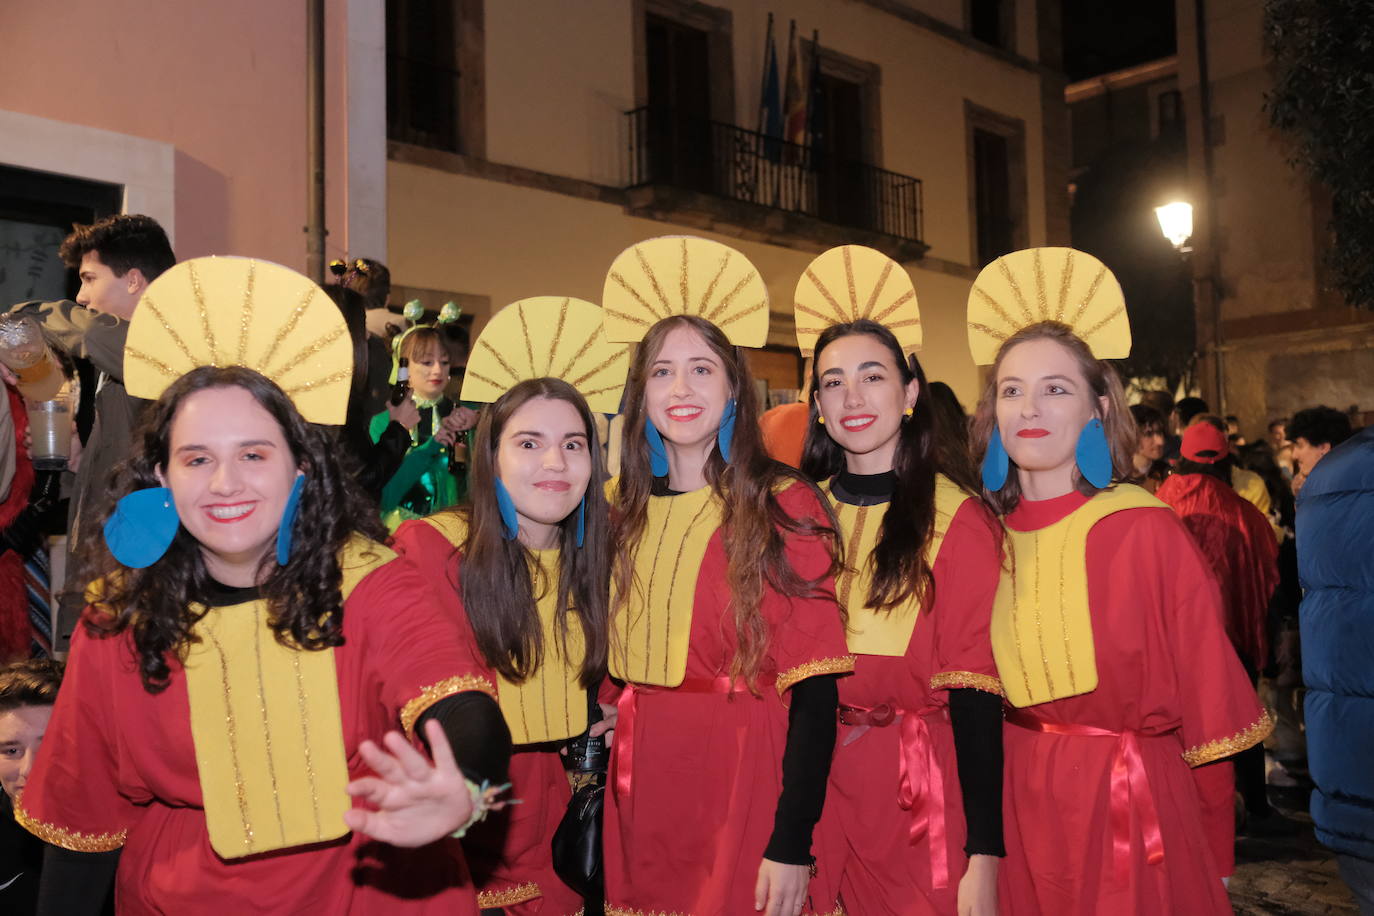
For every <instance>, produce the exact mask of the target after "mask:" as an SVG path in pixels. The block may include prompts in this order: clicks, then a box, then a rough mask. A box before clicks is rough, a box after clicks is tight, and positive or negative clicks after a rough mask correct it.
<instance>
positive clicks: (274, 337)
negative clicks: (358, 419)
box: [124, 258, 353, 424]
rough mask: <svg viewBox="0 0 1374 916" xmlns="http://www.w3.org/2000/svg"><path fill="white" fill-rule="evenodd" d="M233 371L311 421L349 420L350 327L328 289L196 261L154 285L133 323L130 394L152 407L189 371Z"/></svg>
mask: <svg viewBox="0 0 1374 916" xmlns="http://www.w3.org/2000/svg"><path fill="white" fill-rule="evenodd" d="M221 344H223V346H224V349H222V350H221V349H220V345H221ZM228 365H238V366H244V367H246V368H248V369H253V370H255V371H257V372H260V373H261V374H263V375H265V376H267V378H269V379H271V380H272V381H273V382H275V383H276V384H277V385H279V386H280V387H281V388H282V389H283V390H284V391H285V392H286V394H287V395H288V396H289V397H291V398H292V400H293V401H294V402H295V404H296V407H297V409H298V410H300V412H301V415H302V416H304V417H305V419H306V420H308V421H310V422H312V423H330V424H340V423H342V422H343V420H344V415H345V413H346V412H347V409H348V392H349V388H350V387H351V385H350V383H351V381H352V375H353V344H352V341H351V339H350V338H349V335H348V327H347V325H346V324H345V323H344V320H343V315H342V314H340V313H339V310H338V308H337V307H336V306H335V305H334V303H333V302H331V301H330V299H329V297H328V296H327V295H326V294H325V292H324V290H322V289H320V288H319V287H318V286H316V285H315V284H314V283H312V282H311V281H310V280H308V279H306V278H305V277H303V276H301V275H300V274H298V273H296V272H295V271H293V270H289V269H287V268H285V267H282V266H280V265H278V264H272V263H269V262H266V261H252V260H249V259H247V258H195V259H193V260H190V261H184V262H182V263H181V264H177V265H175V266H173V267H172V268H170V269H169V270H167V271H165V272H164V273H163V274H162V275H161V276H159V277H158V278H157V279H156V280H154V281H153V282H152V283H151V284H149V286H148V289H147V291H146V292H145V293H144V294H143V298H142V299H141V300H140V301H139V305H138V307H137V308H136V309H135V311H134V316H133V319H132V321H130V323H129V334H128V338H127V343H126V345H125V358H124V382H125V387H126V388H127V389H128V391H129V393H130V394H131V395H134V396H135V397H140V398H147V399H149V400H155V399H157V398H158V397H160V396H161V395H162V392H163V391H165V390H166V388H167V386H168V385H170V384H171V383H172V382H173V381H174V380H176V379H177V378H180V377H181V376H182V375H185V374H186V373H187V372H190V371H191V370H192V369H196V368H199V367H201V366H228Z"/></svg>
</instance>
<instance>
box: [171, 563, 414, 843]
mask: <svg viewBox="0 0 1374 916" xmlns="http://www.w3.org/2000/svg"><path fill="white" fill-rule="evenodd" d="M395 556H396V555H395V554H394V553H392V552H391V551H390V550H388V549H387V548H385V547H383V546H381V545H380V544H376V543H373V542H372V541H369V540H366V539H365V538H361V537H356V536H355V537H354V539H353V540H352V541H350V542H349V543H348V545H347V546H346V547H344V549H343V551H342V553H341V556H340V563H341V566H342V567H343V582H342V586H341V591H342V593H343V597H344V599H345V600H346V599H347V598H348V596H349V594H350V593H352V591H353V589H354V588H355V587H357V585H358V583H359V582H361V581H362V579H363V577H364V576H366V575H367V574H368V573H370V572H372V571H373V570H375V569H377V568H378V567H380V566H383V565H385V564H386V563H388V562H390V561H391V560H392V559H394V558H395ZM193 610H194V611H195V612H197V613H199V612H200V611H203V610H205V609H204V608H202V607H200V606H196V607H194V609H193ZM267 621H268V612H267V602H266V601H261V600H259V601H250V602H246V603H244V604H237V605H234V606H232V607H219V608H210V609H209V610H208V612H206V614H205V616H204V617H202V618H201V619H200V620H199V621H198V622H197V623H196V625H195V626H194V627H193V628H192V632H193V634H194V635H195V636H197V637H199V639H200V641H199V642H198V643H193V644H192V645H191V647H190V650H189V651H188V653H187V657H186V666H185V667H186V692H187V694H188V697H189V700H190V707H191V737H192V740H193V741H194V743H195V750H196V766H197V768H198V769H199V774H200V791H201V796H202V800H203V803H204V805H205V825H206V829H207V830H208V831H209V833H210V845H211V846H212V847H213V848H214V850H215V852H217V853H219V855H221V856H223V857H224V858H226V859H235V858H240V857H242V856H248V855H256V854H258V853H263V852H270V851H271V850H274V849H286V848H289V847H292V846H303V845H306V844H308V843H318V842H322V841H325V840H332V839H336V838H338V837H341V836H343V835H344V834H346V833H347V832H348V827H347V826H346V825H345V824H344V820H343V813H344V812H345V811H347V810H348V809H349V808H350V807H352V801H351V800H350V799H349V797H348V795H347V794H346V793H345V792H344V787H345V786H347V785H348V764H347V761H346V758H345V752H344V738H343V720H342V717H341V713H340V710H339V682H338V677H337V676H336V674H335V670H334V650H333V649H322V650H319V651H301V650H297V649H290V648H287V647H286V646H283V645H282V644H281V643H279V642H277V639H276V636H275V635H274V634H273V632H272V630H271V629H270V628H269V627H268V625H267Z"/></svg>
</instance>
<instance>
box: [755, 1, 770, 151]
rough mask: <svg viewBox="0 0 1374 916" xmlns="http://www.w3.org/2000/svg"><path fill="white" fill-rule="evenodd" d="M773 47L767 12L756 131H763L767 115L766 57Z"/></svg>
mask: <svg viewBox="0 0 1374 916" xmlns="http://www.w3.org/2000/svg"><path fill="white" fill-rule="evenodd" d="M772 48H773V14H772V13H769V14H768V30H767V31H766V32H765V33H764V36H763V67H762V69H761V70H760V71H759V127H758V132H759V133H763V130H764V126H765V125H764V119H765V118H766V117H767V109H768V57H769V52H770V51H771V50H772Z"/></svg>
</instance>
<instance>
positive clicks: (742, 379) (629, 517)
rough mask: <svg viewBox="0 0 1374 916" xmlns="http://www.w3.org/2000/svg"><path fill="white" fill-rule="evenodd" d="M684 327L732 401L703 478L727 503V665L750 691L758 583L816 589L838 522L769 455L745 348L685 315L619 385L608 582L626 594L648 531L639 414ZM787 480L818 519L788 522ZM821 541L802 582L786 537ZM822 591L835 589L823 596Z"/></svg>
mask: <svg viewBox="0 0 1374 916" xmlns="http://www.w3.org/2000/svg"><path fill="white" fill-rule="evenodd" d="M680 327H686V328H690V329H692V330H693V331H696V332H697V333H698V334H700V335H701V337H702V339H703V340H704V341H705V342H706V345H707V346H708V347H710V349H711V351H712V352H713V353H714V354H715V355H716V357H717V358H718V359H719V360H720V362H721V365H722V366H724V368H725V373H726V377H727V378H728V380H729V384H730V392H731V395H732V396H733V397H734V398H735V431H734V438H733V439H732V440H731V445H730V460H729V461H728V462H727V461H726V460H725V458H724V457H723V456H722V455H721V453H720V450H719V449H718V448H717V449H712V451H711V455H710V457H709V458H708V459H707V460H706V468H705V475H706V482H707V484H708V485H709V486H710V487H711V488H712V490H714V491H715V496H716V498H718V499H719V500H720V501H721V504H722V506H723V507H724V515H723V519H722V522H721V532H722V539H723V541H724V546H725V557H726V567H727V569H726V580H727V582H728V584H729V586H730V611H731V612H732V613H733V615H734V620H735V632H736V649H735V653H734V657H733V658H732V659H731V662H730V671H729V673H730V675H732V676H734V677H738V678H740V679H742V680H743V681H744V683H745V684H746V685H747V686H748V687H749V689H750V690H751V691H754V692H755V693H757V680H758V674H759V671H760V669H761V668H762V666H763V661H764V658H765V657H766V656H767V654H768V624H767V621H765V620H764V618H763V612H762V609H761V602H762V600H763V590H764V587H765V584H766V585H767V587H769V588H772V589H773V590H774V591H775V592H778V593H779V594H782V595H786V596H789V597H810V596H814V595H817V594H820V593H821V591H820V590H821V585H822V583H823V582H824V581H825V580H826V579H828V578H830V577H831V576H833V575H834V574H835V572H836V571H837V570H838V569H840V568H841V560H840V544H839V537H838V535H837V534H836V530H837V525H836V522H835V518H834V514H833V513H832V512H831V511H830V506H829V503H828V502H827V501H826V500H825V498H824V497H823V496H822V495H821V493H820V491H819V490H817V489H816V486H815V484H813V483H812V482H811V481H810V480H809V479H808V478H806V477H804V476H803V475H802V474H801V472H799V471H797V470H796V469H794V468H790V467H788V466H787V465H785V464H782V463H781V462H777V461H774V460H773V459H771V458H769V457H768V453H767V452H766V451H765V450H764V448H763V435H762V433H760V431H759V405H758V395H757V394H756V393H755V390H754V379H753V375H752V374H751V373H750V371H749V364H748V363H747V362H746V361H745V358H744V353H743V352H742V351H741V350H740V348H738V347H736V346H734V345H733V344H731V343H730V341H729V340H728V339H726V337H725V335H724V334H723V333H722V332H721V331H720V329H719V328H717V327H716V326H715V325H714V324H711V323H710V322H709V321H706V320H705V319H702V318H698V317H696V316H692V315H675V316H672V317H670V318H664V319H663V320H662V321H660V322H658V323H657V324H655V325H654V326H653V327H652V328H650V329H649V332H648V333H647V334H646V335H645V336H644V339H643V341H641V342H640V344H639V347H638V349H636V351H635V356H634V362H633V364H632V365H631V367H630V377H629V380H628V382H627V384H626V387H625V427H624V430H625V432H624V443H625V444H624V448H623V450H622V453H621V458H620V480H619V486H618V489H617V493H616V502H615V505H614V507H613V508H614V509H615V512H614V515H613V517H614V527H613V530H614V534H615V544H616V546H617V555H616V560H615V568H614V582H615V587H616V588H615V591H616V596H617V597H616V602H617V607H616V609H615V610H617V611H621V612H623V610H624V608H623V604H624V602H625V600H626V597H627V596H628V595H629V594H630V592H631V586H632V583H633V582H634V576H635V549H634V548H635V546H636V545H638V544H639V543H640V542H641V541H642V540H644V539H645V538H652V537H654V536H655V533H654V532H646V531H645V530H644V526H645V522H646V520H647V518H648V507H649V495H650V492H651V490H652V488H653V482H654V478H653V473H652V472H651V471H650V467H649V449H648V444H647V441H646V440H645V438H644V424H645V421H646V418H647V417H646V413H645V409H644V387H645V383H646V382H647V381H648V377H649V372H650V368H651V367H652V365H653V362H654V360H655V359H656V358H657V357H658V353H659V351H660V350H661V349H662V348H663V342H664V340H665V339H666V338H667V336H668V334H670V333H671V332H672V331H673V330H674V329H676V328H680ZM788 480H793V481H799V482H801V483H803V484H804V485H805V486H807V487H809V488H810V489H811V490H812V491H813V492H814V493H815V494H816V499H817V501H818V502H819V504H820V505H821V506H822V507H823V509H824V512H825V514H826V516H827V517H826V518H825V519H821V520H815V519H807V518H800V519H798V518H792V517H791V516H789V515H788V514H787V512H786V511H785V510H784V509H783V508H782V506H781V505H780V504H779V503H778V499H777V496H776V495H775V494H776V492H777V490H778V489H779V487H780V485H781V484H783V483H785V482H787V481H788ZM788 535H802V536H811V537H820V538H821V539H822V540H823V541H824V542H825V543H826V545H827V548H828V549H829V551H830V555H831V562H830V565H829V568H827V569H826V570H825V571H824V572H823V573H822V574H821V575H819V576H818V577H816V578H815V579H807V578H804V577H803V576H801V575H800V574H798V573H797V571H796V570H795V569H793V568H792V565H791V564H790V563H789V562H788V560H787V555H786V552H785V547H786V542H787V536H788ZM825 595H826V596H827V597H832V598H833V594H832V593H831V592H829V591H827V592H825Z"/></svg>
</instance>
